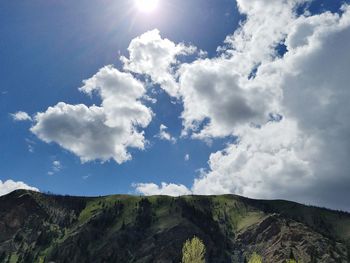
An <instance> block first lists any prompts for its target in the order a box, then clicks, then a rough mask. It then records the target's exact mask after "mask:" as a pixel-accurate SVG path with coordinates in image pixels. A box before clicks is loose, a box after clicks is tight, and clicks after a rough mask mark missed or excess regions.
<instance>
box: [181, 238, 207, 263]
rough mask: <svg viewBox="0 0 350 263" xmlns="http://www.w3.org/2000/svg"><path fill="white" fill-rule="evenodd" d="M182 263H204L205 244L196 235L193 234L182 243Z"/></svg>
mask: <svg viewBox="0 0 350 263" xmlns="http://www.w3.org/2000/svg"><path fill="white" fill-rule="evenodd" d="M182 263H205V245H204V244H203V242H202V240H200V239H199V238H198V237H196V236H195V237H193V238H192V239H191V240H189V239H188V240H186V242H185V243H184V245H183V247H182Z"/></svg>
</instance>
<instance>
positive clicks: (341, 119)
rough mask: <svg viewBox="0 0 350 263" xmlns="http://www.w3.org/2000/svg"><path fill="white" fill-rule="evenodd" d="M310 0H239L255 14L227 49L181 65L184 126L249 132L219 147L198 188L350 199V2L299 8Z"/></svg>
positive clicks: (202, 133)
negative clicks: (327, 8)
mask: <svg viewBox="0 0 350 263" xmlns="http://www.w3.org/2000/svg"><path fill="white" fill-rule="evenodd" d="M300 2H303V1H277V0H276V1H275V0H263V1H260V0H259V1H258V0H251V1H244V0H242V1H241V0H239V1H238V5H239V8H240V10H241V12H243V13H245V14H246V15H247V19H246V21H245V22H244V23H243V24H242V26H241V27H240V28H239V29H238V30H236V32H235V33H234V34H233V35H231V36H228V37H227V39H226V46H225V47H222V48H221V51H222V52H223V53H222V55H220V56H218V57H216V58H213V59H199V60H196V61H194V62H193V63H189V64H183V65H181V66H180V69H179V71H178V72H177V74H178V77H179V85H180V88H179V93H180V95H181V98H182V99H183V103H184V112H183V113H182V118H183V123H184V133H185V134H186V132H187V133H191V132H192V136H193V137H196V138H201V139H205V138H207V137H211V138H216V137H223V136H227V135H235V136H238V138H239V139H238V141H237V142H236V143H231V144H229V145H227V147H226V148H225V149H223V150H221V151H218V152H216V153H213V154H212V155H211V156H210V160H209V169H208V170H207V171H203V172H202V174H201V176H199V177H198V178H196V180H195V181H194V184H193V186H192V188H191V191H192V192H194V193H199V194H223V193H236V194H242V195H247V196H250V197H257V198H286V199H293V200H297V201H301V202H306V203H313V204H318V205H326V206H331V207H333V208H341V209H350V207H349V204H348V202H347V200H349V198H350V195H349V191H348V187H349V185H350V177H349V173H350V164H349V162H348V156H350V150H349V149H350V141H349V139H348V135H349V134H350V123H349V120H348V118H347V117H348V116H350V104H349V103H348V101H349V99H350V90H349V83H350V75H349V73H348V69H349V68H350V53H349V52H347V50H348V45H349V43H350V8H349V7H348V6H346V5H344V7H343V8H342V9H343V10H342V11H343V13H342V14H332V13H330V12H324V13H322V14H319V15H309V14H307V15H305V16H304V15H301V16H299V17H297V15H296V14H295V10H296V5H297V3H300ZM304 2H305V1H304ZM280 43H284V44H285V45H286V47H287V52H286V53H285V54H284V56H283V57H280V56H279V55H278V54H277V51H276V46H277V45H278V44H280ZM254 69H256V72H255V76H254V77H250V75H251V72H252V71H253V70H254ZM269 113H276V114H280V115H281V116H283V117H282V120H274V121H269V119H270V118H271V117H269V116H268V115H269ZM257 124H258V125H257ZM145 186H147V187H145V188H144V189H145V190H144V192H145V193H146V192H147V190H148V189H152V191H153V192H157V191H161V190H162V189H163V188H164V187H163V186H157V185H154V184H146V185H145ZM165 186H166V184H165ZM183 187H184V186H183ZM141 190H142V189H141ZM186 191H189V190H188V189H186ZM140 192H142V191H140Z"/></svg>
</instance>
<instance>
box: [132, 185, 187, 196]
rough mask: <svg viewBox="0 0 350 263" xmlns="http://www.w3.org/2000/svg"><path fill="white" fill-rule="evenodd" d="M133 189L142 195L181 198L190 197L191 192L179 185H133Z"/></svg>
mask: <svg viewBox="0 0 350 263" xmlns="http://www.w3.org/2000/svg"><path fill="white" fill-rule="evenodd" d="M133 187H134V188H135V189H136V192H138V193H140V194H144V195H169V196H181V195H190V194H191V191H190V190H188V189H187V187H186V186H184V185H181V184H166V183H162V184H161V185H160V186H159V185H156V184H153V183H149V184H135V185H133Z"/></svg>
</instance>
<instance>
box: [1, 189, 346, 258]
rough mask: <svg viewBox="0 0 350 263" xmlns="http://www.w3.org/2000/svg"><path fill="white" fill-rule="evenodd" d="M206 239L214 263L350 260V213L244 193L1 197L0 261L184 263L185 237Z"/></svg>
mask: <svg viewBox="0 0 350 263" xmlns="http://www.w3.org/2000/svg"><path fill="white" fill-rule="evenodd" d="M194 235H196V236H198V237H199V238H201V239H202V240H203V241H204V243H205V245H206V249H207V253H206V259H207V262H209V263H221V262H222V263H226V262H227V263H232V262H238V263H240V262H245V259H246V258H247V257H248V256H249V255H250V254H251V253H253V252H257V253H259V254H260V255H262V256H263V258H264V260H265V261H264V262H267V263H282V262H285V260H286V259H289V258H291V257H294V258H296V259H300V260H302V262H305V263H306V262H311V263H313V262H318V263H332V262H337V263H338V262H342V263H346V262H347V263H348V262H350V260H349V247H350V215H349V214H348V213H344V212H335V211H331V210H326V209H320V208H315V207H307V206H303V205H300V204H296V203H292V202H287V201H258V200H251V199H246V198H243V197H239V196H233V195H225V196H210V197H207V196H184V197H179V198H172V197H165V196H157V197H147V198H145V197H135V196H123V195H119V196H106V197H99V198H84V197H69V196H52V195H44V194H40V193H35V192H30V191H15V192H13V193H11V194H9V195H7V196H3V197H0V262H57V263H59V262H79V263H84V262H94V263H95V262H97V263H98V262H101V263H102V262H113V263H116V262H121V263H126V262H137V263H143V262H150V263H151V262H152V263H154V262H157V263H158V262H159V263H167V262H169V263H172V262H176V263H178V262H180V261H181V249H182V245H183V243H184V242H185V240H186V239H188V238H191V237H193V236H194Z"/></svg>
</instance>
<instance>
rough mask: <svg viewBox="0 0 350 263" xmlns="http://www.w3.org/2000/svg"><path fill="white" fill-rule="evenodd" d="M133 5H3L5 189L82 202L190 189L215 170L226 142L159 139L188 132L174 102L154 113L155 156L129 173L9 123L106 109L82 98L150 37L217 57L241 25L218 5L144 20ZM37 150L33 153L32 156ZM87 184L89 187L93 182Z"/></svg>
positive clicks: (231, 7) (128, 167)
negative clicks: (164, 129)
mask: <svg viewBox="0 0 350 263" xmlns="http://www.w3.org/2000/svg"><path fill="white" fill-rule="evenodd" d="M130 2H131V1H74V3H73V2H69V3H68V2H67V1H30V2H23V1H5V2H2V4H1V10H0V24H1V26H0V34H1V36H2V41H1V44H0V45H1V48H0V57H1V71H0V77H1V79H2V80H3V82H2V84H1V92H2V94H1V96H0V110H1V115H0V123H1V126H0V134H1V136H0V137H1V142H0V145H1V148H2V151H1V157H0V158H1V163H0V176H1V177H0V179H1V180H7V179H13V180H16V181H18V180H20V181H25V182H26V183H28V184H30V185H35V186H36V187H38V188H39V189H40V190H44V191H52V192H55V193H62V194H63V193H64V194H65V193H67V194H79V195H100V194H101V195H102V194H110V193H126V192H130V191H133V189H132V188H131V184H132V183H134V182H138V181H152V182H153V181H156V182H161V181H174V182H179V183H184V184H188V185H190V183H191V182H192V180H193V176H194V175H195V174H196V170H197V169H199V168H202V167H205V166H206V162H207V160H208V156H209V154H210V152H212V151H214V150H215V149H218V147H220V146H222V142H218V143H217V144H216V143H215V144H214V145H212V146H210V147H209V146H208V145H207V144H206V143H204V142H202V141H193V140H189V139H188V140H181V141H179V143H177V144H176V145H172V144H170V143H169V142H164V141H160V140H158V139H156V138H153V136H154V135H156V134H157V133H158V130H159V125H160V124H161V123H165V124H166V125H167V126H168V127H169V132H170V133H172V134H174V135H179V134H180V132H181V120H180V119H179V117H178V116H179V113H180V112H181V105H173V104H171V103H170V101H171V100H170V98H169V96H167V94H166V93H164V92H163V93H162V94H160V95H159V98H158V101H159V103H157V105H154V106H153V107H154V112H155V113H156V115H157V116H156V118H155V119H154V120H153V121H152V123H151V125H150V126H149V128H148V129H147V130H146V137H147V138H149V139H150V141H151V145H150V146H149V147H148V148H147V149H146V150H145V151H137V150H136V151H134V153H133V161H131V162H128V163H124V164H122V165H118V164H116V163H115V162H107V163H104V164H101V163H100V162H98V161H96V162H91V163H87V164H81V163H80V160H79V158H77V157H76V156H74V155H73V154H71V153H68V152H67V151H64V150H62V149H61V148H60V147H59V146H57V145H55V144H45V143H43V142H41V141H40V140H38V139H37V138H36V137H35V136H34V135H32V134H31V133H30V132H29V131H28V129H29V127H30V123H16V122H13V120H12V118H11V116H10V115H9V114H10V113H13V112H17V111H19V110H21V111H25V112H28V113H31V114H33V113H35V112H39V111H44V110H45V109H46V108H47V107H49V106H51V105H54V104H56V103H57V102H59V101H65V102H70V103H81V102H83V103H87V104H92V103H96V102H94V101H93V100H91V99H90V98H88V97H86V96H85V95H82V94H81V93H80V92H79V91H78V88H79V87H80V86H82V80H83V79H87V78H89V77H90V76H92V75H93V74H94V73H95V72H97V70H98V69H99V68H101V67H102V66H104V65H107V64H115V65H118V64H120V63H119V60H118V52H121V53H123V54H124V53H126V49H127V47H128V45H129V42H130V41H131V39H133V38H134V37H136V36H138V35H140V34H141V33H144V32H146V31H148V30H152V29H154V28H159V30H160V31H161V32H162V34H163V35H164V36H166V37H168V38H171V39H172V40H176V41H179V42H180V41H186V42H188V43H193V44H194V45H196V46H198V47H200V48H201V49H203V50H206V51H207V52H209V53H210V54H214V53H215V50H216V48H217V46H218V45H220V44H221V43H222V41H223V40H224V39H225V37H226V35H227V34H229V33H230V32H232V26H233V25H236V24H237V23H238V21H239V19H240V17H239V15H238V14H237V10H236V5H235V3H234V2H233V1H220V4H219V5H218V4H217V1H199V0H197V1H167V3H166V5H167V6H169V7H171V9H163V10H161V14H156V15H154V14H144V13H141V12H139V11H138V10H136V9H135V8H133V4H131V3H130ZM130 9H134V10H132V11H129V10H130ZM174 10H176V13H174V12H173V11H174ZM128 12H130V14H128ZM205 32H210V34H207V33H205ZM204 33H205V34H204ZM27 140H30V141H31V142H32V143H29V144H32V147H33V148H34V151H33V152H29V151H28V142H27ZM186 154H189V155H190V156H191V158H190V160H189V161H188V162H185V161H184V156H185V155H186ZM54 160H58V161H60V162H61V164H62V170H61V171H60V172H58V173H56V174H55V175H52V176H49V175H48V174H47V173H48V172H49V171H51V167H52V162H53V161H54ZM84 176H89V178H88V179H85V180H84V179H83V177H84Z"/></svg>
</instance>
